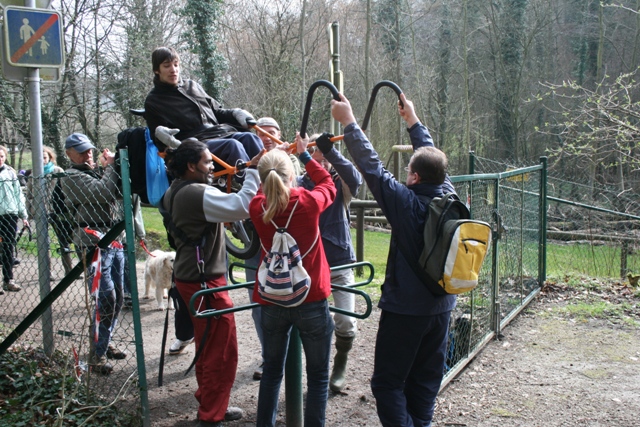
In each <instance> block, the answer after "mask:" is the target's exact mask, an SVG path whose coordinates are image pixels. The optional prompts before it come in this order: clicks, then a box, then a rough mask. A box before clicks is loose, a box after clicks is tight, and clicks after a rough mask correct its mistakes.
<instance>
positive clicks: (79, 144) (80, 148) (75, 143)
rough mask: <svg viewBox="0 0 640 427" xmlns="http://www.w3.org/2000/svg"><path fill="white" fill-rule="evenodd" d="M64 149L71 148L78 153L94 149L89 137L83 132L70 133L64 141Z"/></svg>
mask: <svg viewBox="0 0 640 427" xmlns="http://www.w3.org/2000/svg"><path fill="white" fill-rule="evenodd" d="M64 148H65V150H68V149H70V148H73V149H74V150H75V151H77V152H78V153H84V152H85V151H87V150H95V148H96V147H94V146H93V144H92V143H91V140H90V139H89V137H88V136H87V135H85V134H83V133H72V134H71V135H69V136H68V137H67V140H66V141H65V142H64Z"/></svg>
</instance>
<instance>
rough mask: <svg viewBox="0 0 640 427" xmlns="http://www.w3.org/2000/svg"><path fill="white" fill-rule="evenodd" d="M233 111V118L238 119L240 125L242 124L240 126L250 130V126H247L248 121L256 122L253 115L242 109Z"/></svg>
mask: <svg viewBox="0 0 640 427" xmlns="http://www.w3.org/2000/svg"><path fill="white" fill-rule="evenodd" d="M232 111H233V118H234V119H236V120H237V121H238V123H240V126H243V127H245V128H248V127H249V125H248V124H247V120H253V121H254V122H255V121H256V119H254V118H253V116H252V115H251V113H249V112H248V111H246V110H243V109H241V108H234V109H233V110H232Z"/></svg>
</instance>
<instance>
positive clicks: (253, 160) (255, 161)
mask: <svg viewBox="0 0 640 427" xmlns="http://www.w3.org/2000/svg"><path fill="white" fill-rule="evenodd" d="M266 152H267V149H266V148H263V149H262V150H260V152H259V153H258V154H256V155H255V156H254V157H253V159H251V160H250V162H251V164H252V165H255V166H258V162H259V161H260V159H261V158H262V156H264V153H266Z"/></svg>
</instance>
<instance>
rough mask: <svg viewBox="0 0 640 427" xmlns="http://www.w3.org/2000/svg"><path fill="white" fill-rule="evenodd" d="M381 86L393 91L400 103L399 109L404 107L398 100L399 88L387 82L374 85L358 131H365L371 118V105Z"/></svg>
mask: <svg viewBox="0 0 640 427" xmlns="http://www.w3.org/2000/svg"><path fill="white" fill-rule="evenodd" d="M383 86H387V87H390V88H391V89H393V90H394V92H395V93H396V95H398V101H399V102H400V107H404V104H403V103H402V101H401V100H400V94H401V93H402V89H400V87H399V86H398V85H397V84H395V83H394V82H392V81H389V80H383V81H381V82H380V83H378V84H376V85H375V86H374V87H373V89H372V90H371V97H370V98H369V105H368V106H367V112H366V113H365V115H364V120H363V121H362V126H360V129H362V130H363V131H364V130H366V129H367V126H369V119H370V118H371V112H372V111H373V105H374V104H375V101H376V96H377V95H378V91H379V90H380V88H381V87H383Z"/></svg>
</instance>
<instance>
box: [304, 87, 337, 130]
mask: <svg viewBox="0 0 640 427" xmlns="http://www.w3.org/2000/svg"><path fill="white" fill-rule="evenodd" d="M320 86H324V87H326V88H327V89H329V90H330V91H331V94H332V95H333V99H335V100H336V101H340V93H339V92H338V89H336V87H335V86H334V85H333V84H332V83H331V82H330V81H327V80H318V81H316V82H314V83H313V84H312V85H311V86H310V87H309V91H308V92H307V102H306V104H305V106H304V112H303V114H302V124H301V125H300V136H302V137H303V138H304V136H305V135H306V134H307V125H308V124H309V114H310V112H311V103H312V102H313V93H314V92H315V90H316V89H317V88H318V87H320Z"/></svg>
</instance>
